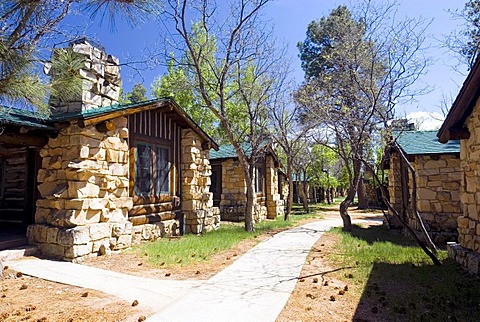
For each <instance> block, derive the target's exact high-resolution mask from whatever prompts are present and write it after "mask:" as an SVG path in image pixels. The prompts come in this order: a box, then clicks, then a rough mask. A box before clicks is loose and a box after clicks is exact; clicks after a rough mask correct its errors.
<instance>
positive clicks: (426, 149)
mask: <svg viewBox="0 0 480 322" xmlns="http://www.w3.org/2000/svg"><path fill="white" fill-rule="evenodd" d="M437 132H438V131H404V132H394V133H393V137H394V138H395V137H396V138H397V143H398V145H399V146H400V147H401V148H402V150H403V151H404V152H405V153H406V154H408V155H424V154H447V153H460V141H459V140H451V141H448V142H447V143H445V144H442V143H440V142H439V141H438V138H437Z"/></svg>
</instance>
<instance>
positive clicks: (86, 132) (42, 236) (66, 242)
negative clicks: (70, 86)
mask: <svg viewBox="0 0 480 322" xmlns="http://www.w3.org/2000/svg"><path fill="white" fill-rule="evenodd" d="M71 46H72V48H73V50H74V51H76V52H78V53H81V54H82V55H84V56H85V58H86V63H85V68H84V69H82V70H80V73H81V75H82V76H83V77H84V81H83V90H82V93H81V95H80V96H79V97H78V99H77V100H75V101H74V102H67V103H65V102H59V101H58V100H55V99H52V100H51V105H53V109H52V114H51V116H50V117H48V118H45V119H38V117H37V116H36V115H34V114H33V113H29V112H26V111H23V110H15V109H6V108H3V110H2V113H1V114H0V120H1V123H2V128H3V132H2V134H1V135H0V227H1V229H2V230H4V235H5V234H6V235H7V236H8V234H9V232H5V229H6V227H10V232H11V231H15V232H16V233H18V232H19V231H20V233H23V234H24V235H25V234H26V237H27V238H28V243H29V244H32V245H36V246H37V247H38V249H39V251H40V252H41V253H42V254H43V255H45V256H49V257H55V258H60V259H64V260H69V261H78V260H81V259H82V258H83V257H85V256H91V255H96V254H104V253H108V252H110V251H111V250H118V249H122V248H126V247H129V246H131V245H132V244H138V243H140V242H141V241H144V240H152V239H156V238H159V237H163V236H170V235H173V236H175V235H180V234H182V233H195V234H198V233H201V232H202V231H206V230H211V229H215V228H217V227H218V226H219V223H220V216H219V212H218V208H215V207H213V200H212V194H211V193H210V192H209V188H210V174H211V167H210V162H209V151H210V149H211V148H213V149H218V146H217V145H216V143H215V142H214V141H213V140H212V139H211V138H210V137H209V136H208V135H207V134H206V133H205V132H203V131H202V129H200V128H199V127H198V125H197V124H196V123H195V122H194V121H193V120H192V119H191V118H190V117H189V116H188V115H187V114H186V113H185V112H184V111H183V110H182V109H181V107H180V106H178V105H177V104H176V103H175V102H174V101H172V100H170V99H155V100H149V101H145V102H140V103H136V104H127V105H119V104H117V100H118V93H119V90H120V75H119V63H118V60H117V59H116V58H115V57H112V56H111V55H107V54H106V53H105V52H104V51H103V50H101V49H99V48H96V47H94V46H93V45H92V44H91V43H89V42H88V41H82V42H77V43H73V44H72V45H71Z"/></svg>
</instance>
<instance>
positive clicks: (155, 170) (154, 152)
mask: <svg viewBox="0 0 480 322" xmlns="http://www.w3.org/2000/svg"><path fill="white" fill-rule="evenodd" d="M134 146H135V167H134V170H135V174H134V185H133V193H134V195H135V196H139V197H150V196H161V195H171V194H172V186H173V184H172V160H171V158H172V154H171V147H170V146H169V145H165V144H155V143H151V142H146V141H135V145H134ZM139 146H146V147H149V149H150V151H149V152H150V157H149V164H148V168H149V172H148V173H149V178H148V180H149V182H148V186H149V189H148V191H147V190H145V191H140V190H139V188H140V187H139V182H140V180H145V178H144V177H145V176H143V177H142V178H139V165H140V164H139V160H140V156H139ZM160 150H163V151H166V158H164V160H166V161H167V162H166V165H165V168H164V170H165V169H166V173H165V174H164V178H165V179H164V180H163V183H165V182H166V186H167V187H166V189H164V190H163V188H164V187H165V185H164V184H162V183H160V181H162V180H161V178H159V175H160V174H159V173H160V171H161V170H159V166H160V164H161V163H160V162H161V159H159V156H160V155H161V154H162V153H160ZM145 168H147V166H145Z"/></svg>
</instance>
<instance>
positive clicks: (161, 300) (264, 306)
mask: <svg viewBox="0 0 480 322" xmlns="http://www.w3.org/2000/svg"><path fill="white" fill-rule="evenodd" d="M339 225H341V220H340V219H327V220H321V221H316V222H312V223H309V224H306V225H303V226H300V227H296V228H293V229H290V230H287V231H284V232H282V233H279V234H276V235H274V236H273V237H271V238H269V239H268V240H266V241H264V242H262V243H260V244H258V245H257V246H255V247H254V248H252V249H251V250H250V251H249V252H247V253H246V254H244V255H243V256H241V257H240V258H239V259H237V260H236V261H235V262H234V263H233V264H232V265H230V266H228V267H227V268H226V269H224V270H223V271H221V272H220V273H218V274H217V275H215V276H213V277H212V278H211V279H209V280H208V281H171V280H169V281H166V280H154V279H147V278H141V277H136V276H131V275H126V274H120V273H115V272H111V271H106V270H102V269H98V268H92V267H88V266H84V265H79V264H73V263H67V262H55V261H48V260H37V259H36V260H23V261H15V262H11V263H9V264H8V265H9V266H10V267H11V268H13V269H14V270H17V271H21V272H23V273H24V274H27V275H32V276H37V277H41V278H43V279H47V280H52V281H57V282H61V283H65V284H71V285H76V286H81V287H85V288H91V289H95V290H100V291H103V292H105V293H109V294H113V295H116V296H118V297H120V298H122V299H125V300H127V301H133V300H134V299H137V300H138V301H139V302H140V304H143V305H147V306H148V307H150V308H152V309H154V311H155V312H158V313H157V314H155V315H153V316H151V317H150V318H148V321H275V319H276V318H277V316H278V314H279V313H280V312H281V310H282V308H283V307H284V306H285V303H286V302H287V300H288V298H289V296H290V293H291V292H292V290H293V289H294V287H295V283H296V281H297V277H298V276H299V274H300V272H301V269H302V266H303V264H304V262H305V259H306V257H307V255H308V253H309V252H310V249H311V248H312V246H313V245H314V244H315V242H316V241H317V240H318V238H320V236H321V235H322V234H323V233H324V232H325V231H327V230H328V229H330V228H331V227H334V226H339Z"/></svg>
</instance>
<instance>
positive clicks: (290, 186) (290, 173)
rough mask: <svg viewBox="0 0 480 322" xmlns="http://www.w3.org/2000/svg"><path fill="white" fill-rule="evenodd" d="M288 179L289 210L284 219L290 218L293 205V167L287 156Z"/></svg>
mask: <svg viewBox="0 0 480 322" xmlns="http://www.w3.org/2000/svg"><path fill="white" fill-rule="evenodd" d="M287 179H288V199H287V211H286V212H285V216H284V219H285V220H288V219H290V214H291V213H292V205H293V167H292V162H291V160H290V158H287Z"/></svg>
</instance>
